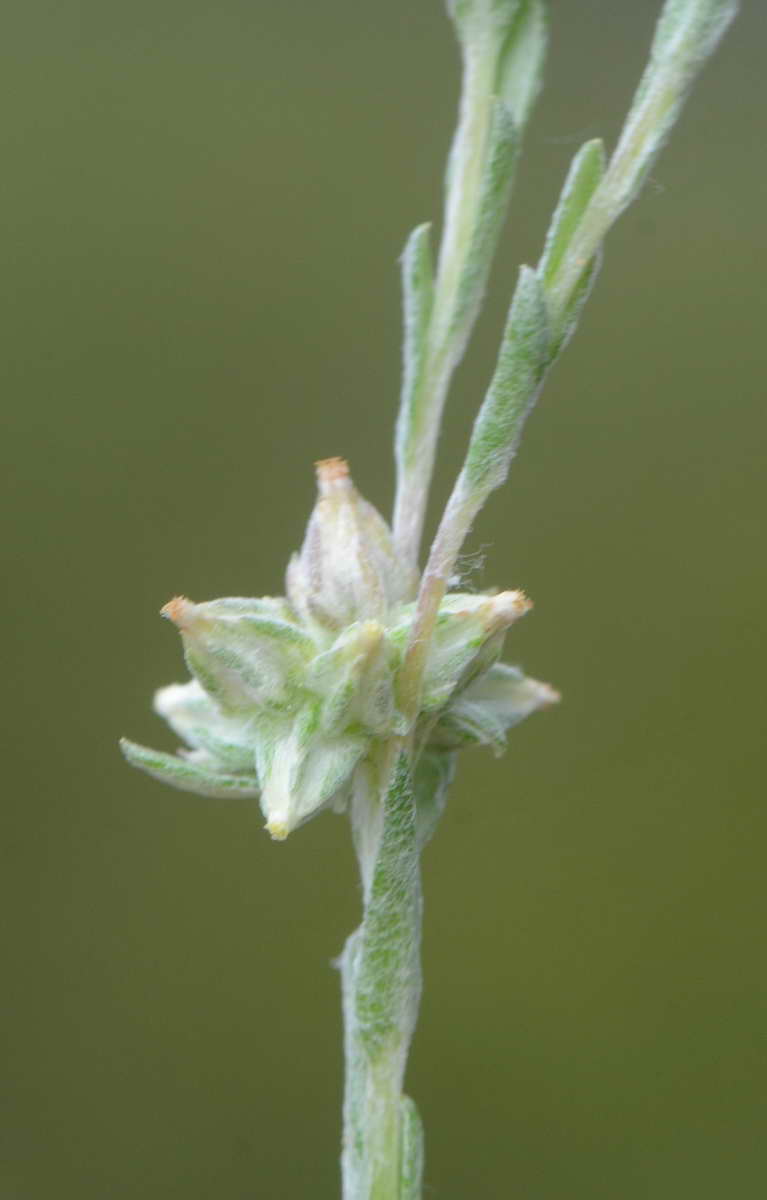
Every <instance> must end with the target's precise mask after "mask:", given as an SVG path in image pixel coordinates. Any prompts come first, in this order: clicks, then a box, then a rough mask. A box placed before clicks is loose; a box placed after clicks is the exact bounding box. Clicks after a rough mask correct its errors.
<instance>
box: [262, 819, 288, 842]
mask: <svg viewBox="0 0 767 1200" xmlns="http://www.w3.org/2000/svg"><path fill="white" fill-rule="evenodd" d="M266 831H267V833H268V834H269V835H270V837H271V839H272V841H273V842H284V841H285V838H286V837H287V836H288V834H289V833H290V830H289V829H288V827H287V825H286V824H285V822H284V821H267V822H266Z"/></svg>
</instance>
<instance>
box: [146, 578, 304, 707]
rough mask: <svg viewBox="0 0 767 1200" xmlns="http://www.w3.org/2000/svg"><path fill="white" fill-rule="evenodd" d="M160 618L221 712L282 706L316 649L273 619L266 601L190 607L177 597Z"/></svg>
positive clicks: (229, 600)
mask: <svg viewBox="0 0 767 1200" xmlns="http://www.w3.org/2000/svg"><path fill="white" fill-rule="evenodd" d="M162 614H163V616H165V617H168V618H169V620H171V621H173V623H174V625H177V626H178V628H179V629H180V631H181V636H182V639H183V642H184V652H185V656H186V661H187V665H188V666H189V669H190V671H191V672H192V674H193V675H195V676H196V677H197V679H198V680H199V682H200V683H201V684H202V686H203V688H204V689H205V691H206V692H207V693H208V694H209V695H210V696H211V697H212V698H213V699H214V700H215V701H216V702H217V703H218V705H219V706H220V708H221V709H223V711H224V712H252V711H253V709H254V708H256V707H261V706H266V707H280V706H283V705H284V704H285V703H286V702H287V701H288V700H289V699H290V697H291V693H293V692H294V691H295V690H296V688H297V687H300V684H301V681H302V678H303V673H304V671H305V669H306V664H307V662H308V661H309V658H310V657H311V655H312V654H313V653H314V652H315V650H316V647H315V645H314V642H313V641H312V639H311V638H310V637H309V635H308V634H306V633H304V632H303V631H302V630H301V629H299V628H298V626H296V625H293V624H291V623H290V622H288V621H285V620H282V619H281V618H280V617H277V616H275V615H274V607H273V605H270V604H269V603H268V602H266V603H264V602H262V601H258V600H241V599H239V598H227V599H223V600H210V601H208V602H206V603H204V604H194V603H193V602H192V601H191V600H187V599H185V597H183V596H176V597H175V599H173V600H171V601H170V602H169V603H168V604H166V605H165V607H164V608H163V610H162Z"/></svg>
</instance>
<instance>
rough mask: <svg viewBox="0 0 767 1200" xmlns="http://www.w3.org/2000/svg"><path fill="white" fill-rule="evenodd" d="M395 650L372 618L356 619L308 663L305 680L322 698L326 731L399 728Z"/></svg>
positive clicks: (385, 731)
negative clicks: (352, 727) (395, 688)
mask: <svg viewBox="0 0 767 1200" xmlns="http://www.w3.org/2000/svg"><path fill="white" fill-rule="evenodd" d="M395 661H396V652H395V651H394V649H393V647H392V646H391V644H390V642H389V641H388V639H387V637H386V634H385V631H384V628H383V626H382V625H379V623H378V622H377V621H358V622H357V623H356V624H355V625H352V626H350V628H349V629H345V630H344V632H343V633H342V634H341V635H340V637H338V638H337V639H336V641H335V642H334V643H333V645H332V646H331V647H330V649H329V650H326V651H325V653H324V654H319V655H318V656H317V658H315V660H314V662H313V663H312V664H311V667H310V668H309V671H308V672H307V676H306V685H307V687H308V688H310V689H311V690H312V691H313V692H314V693H315V694H316V695H317V696H319V697H321V698H322V718H321V720H322V726H323V728H324V729H326V730H327V731H328V732H343V731H344V730H345V729H347V728H348V727H349V726H354V727H361V728H362V729H364V730H365V731H366V732H367V733H369V734H372V735H378V736H386V735H387V734H389V735H391V734H392V733H404V728H402V727H401V722H402V718H401V717H399V715H398V714H397V712H396V709H395V704H394V667H395Z"/></svg>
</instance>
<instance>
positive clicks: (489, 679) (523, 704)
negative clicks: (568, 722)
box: [429, 663, 559, 754]
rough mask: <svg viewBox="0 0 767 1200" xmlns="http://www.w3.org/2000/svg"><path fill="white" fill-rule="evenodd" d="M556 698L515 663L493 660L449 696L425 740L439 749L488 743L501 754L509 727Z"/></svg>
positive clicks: (552, 689) (555, 695)
mask: <svg viewBox="0 0 767 1200" xmlns="http://www.w3.org/2000/svg"><path fill="white" fill-rule="evenodd" d="M558 700H559V693H558V692H556V691H555V690H554V688H552V687H549V685H548V684H547V683H539V681H538V680H537V679H528V678H527V677H526V676H525V675H523V674H522V672H521V671H520V670H519V669H518V668H517V667H511V666H509V665H508V664H506V663H496V664H495V665H494V666H492V667H491V668H490V670H489V671H486V672H485V673H484V675H481V676H480V677H479V678H477V679H475V680H474V681H473V682H472V683H470V684H469V686H468V687H467V688H466V689H465V690H464V691H462V692H461V693H460V694H459V695H458V696H456V697H455V698H454V699H453V700H451V702H450V703H449V704H448V706H447V708H446V709H445V711H444V712H443V713H442V714H441V716H440V718H439V721H438V722H437V724H436V725H435V727H434V729H433V731H432V734H431V737H430V739H429V744H430V745H432V746H437V747H439V748H440V749H443V750H460V749H461V748H462V747H463V746H491V747H492V748H493V750H494V751H495V753H496V754H501V753H502V752H503V750H504V749H505V747H506V734H507V732H508V730H509V729H511V728H512V727H513V726H514V725H518V724H519V722H520V721H523V720H524V719H525V717H528V716H529V715H530V714H531V713H533V712H536V711H537V710H538V709H540V708H548V707H549V705H551V704H556V703H557V701H558Z"/></svg>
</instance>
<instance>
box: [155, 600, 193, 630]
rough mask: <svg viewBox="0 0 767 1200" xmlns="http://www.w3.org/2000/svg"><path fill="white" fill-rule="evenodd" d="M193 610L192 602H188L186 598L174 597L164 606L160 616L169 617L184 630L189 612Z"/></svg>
mask: <svg viewBox="0 0 767 1200" xmlns="http://www.w3.org/2000/svg"><path fill="white" fill-rule="evenodd" d="M191 608H192V601H191V600H187V598H186V596H174V597H173V599H172V600H169V601H168V603H167V604H164V605H163V606H162V608H161V609H160V616H161V617H167V619H168V620H169V621H172V622H173V624H174V625H177V626H178V628H179V629H183V628H184V625H185V624H186V623H187V621H188V617H189V611H190V609H191Z"/></svg>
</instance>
